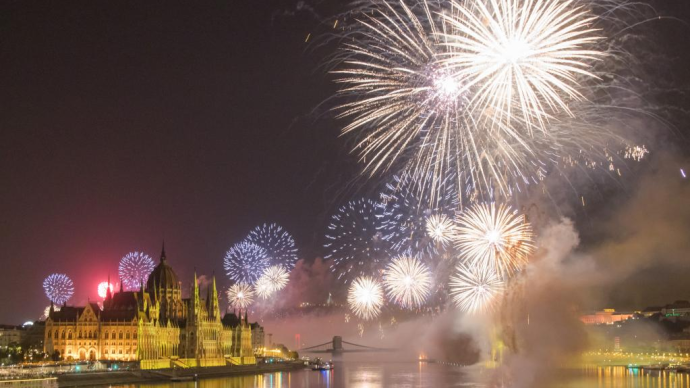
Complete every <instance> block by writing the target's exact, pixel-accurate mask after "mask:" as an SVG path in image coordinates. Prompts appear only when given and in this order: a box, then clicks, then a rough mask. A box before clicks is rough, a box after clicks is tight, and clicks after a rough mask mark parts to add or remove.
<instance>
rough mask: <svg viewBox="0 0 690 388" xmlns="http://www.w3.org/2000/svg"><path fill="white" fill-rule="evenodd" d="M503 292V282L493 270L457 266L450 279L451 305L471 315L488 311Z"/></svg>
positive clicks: (462, 265) (480, 267)
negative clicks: (454, 273)
mask: <svg viewBox="0 0 690 388" xmlns="http://www.w3.org/2000/svg"><path fill="white" fill-rule="evenodd" d="M501 292H503V281H502V280H501V277H500V276H499V275H498V274H497V273H496V272H495V271H494V269H493V268H490V267H483V266H466V265H464V264H459V265H458V267H457V273H456V275H455V276H453V277H451V278H450V296H451V298H452V301H453V303H454V304H455V305H456V306H458V307H459V308H461V309H462V310H464V311H467V312H469V313H471V314H474V313H477V312H482V311H486V310H489V309H490V308H491V306H492V305H493V303H494V301H495V300H496V296H497V295H499V294H500V293H501Z"/></svg>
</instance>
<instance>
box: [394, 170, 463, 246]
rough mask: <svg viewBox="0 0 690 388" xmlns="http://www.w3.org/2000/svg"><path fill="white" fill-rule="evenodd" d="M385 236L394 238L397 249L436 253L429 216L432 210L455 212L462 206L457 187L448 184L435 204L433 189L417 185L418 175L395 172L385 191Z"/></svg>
mask: <svg viewBox="0 0 690 388" xmlns="http://www.w3.org/2000/svg"><path fill="white" fill-rule="evenodd" d="M381 200H382V202H383V203H384V204H385V207H384V208H383V213H382V214H383V217H382V223H383V231H384V238H385V239H386V240H388V241H391V243H392V244H391V246H392V249H393V250H395V251H396V252H397V253H399V254H402V253H404V252H413V253H414V254H423V255H425V256H426V257H433V256H436V255H437V254H438V253H440V252H439V248H444V246H443V245H442V246H439V245H438V244H436V243H435V241H434V239H433V238H432V237H431V236H430V235H429V234H428V233H427V228H426V224H427V218H428V217H430V216H431V215H432V214H453V213H454V212H455V209H456V208H457V207H458V202H457V201H458V196H457V190H455V189H454V187H452V185H447V186H446V187H445V190H444V192H443V195H442V196H441V197H440V198H438V200H437V201H435V202H436V204H435V205H433V206H432V205H431V204H430V202H431V198H430V196H429V192H428V191H425V192H420V191H419V190H417V189H416V188H415V184H414V178H413V177H411V176H409V175H408V174H404V175H402V176H394V177H393V179H392V181H391V182H390V183H388V184H387V185H386V191H385V192H384V193H382V194H381Z"/></svg>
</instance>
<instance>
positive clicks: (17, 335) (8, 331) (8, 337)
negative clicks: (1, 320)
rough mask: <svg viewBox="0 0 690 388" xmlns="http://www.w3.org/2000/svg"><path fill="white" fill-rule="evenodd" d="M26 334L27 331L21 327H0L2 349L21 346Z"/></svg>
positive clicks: (0, 345)
mask: <svg viewBox="0 0 690 388" xmlns="http://www.w3.org/2000/svg"><path fill="white" fill-rule="evenodd" d="M24 333H25V330H23V329H22V328H21V326H10V325H0V347H3V348H6V347H8V346H10V345H13V344H16V345H19V343H20V342H21V341H22V337H23V334H24Z"/></svg>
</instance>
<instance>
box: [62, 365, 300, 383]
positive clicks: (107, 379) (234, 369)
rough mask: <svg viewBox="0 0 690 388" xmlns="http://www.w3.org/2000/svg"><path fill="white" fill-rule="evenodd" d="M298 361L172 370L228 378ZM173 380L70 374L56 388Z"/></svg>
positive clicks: (160, 374) (166, 373) (145, 374)
mask: <svg viewBox="0 0 690 388" xmlns="http://www.w3.org/2000/svg"><path fill="white" fill-rule="evenodd" d="M303 368H304V364H302V363H301V362H282V363H275V364H259V365H237V366H234V365H233V366H217V367H207V368H189V369H175V371H174V376H175V377H193V376H195V375H196V376H197V377H198V378H199V379H205V378H215V377H231V376H240V375H253V374H263V373H273V372H285V371H291V370H297V369H303ZM172 377H173V370H172V369H158V370H137V371H112V372H102V373H84V374H79V373H74V374H65V375H60V376H58V379H57V382H58V387H60V388H63V387H65V388H66V387H93V386H103V385H120V384H141V383H152V382H166V381H170V379H171V378H172Z"/></svg>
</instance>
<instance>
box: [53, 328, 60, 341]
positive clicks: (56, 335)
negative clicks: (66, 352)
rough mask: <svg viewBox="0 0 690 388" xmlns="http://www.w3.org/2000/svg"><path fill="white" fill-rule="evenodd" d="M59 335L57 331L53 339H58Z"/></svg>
mask: <svg viewBox="0 0 690 388" xmlns="http://www.w3.org/2000/svg"><path fill="white" fill-rule="evenodd" d="M58 334H59V333H58V330H57V329H55V337H53V338H55V339H58Z"/></svg>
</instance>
